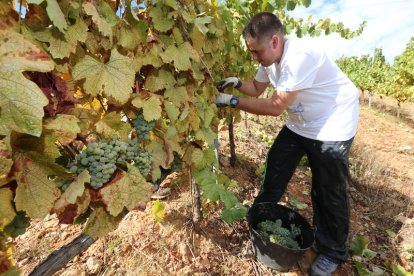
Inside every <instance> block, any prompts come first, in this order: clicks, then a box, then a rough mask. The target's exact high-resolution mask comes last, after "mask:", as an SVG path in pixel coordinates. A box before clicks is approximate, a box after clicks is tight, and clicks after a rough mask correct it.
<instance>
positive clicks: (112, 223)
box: [84, 207, 123, 240]
mask: <svg viewBox="0 0 414 276" xmlns="http://www.w3.org/2000/svg"><path fill="white" fill-rule="evenodd" d="M122 218H123V215H122V214H120V215H119V216H117V217H113V216H111V215H110V214H108V213H107V212H106V211H105V209H104V208H103V207H97V208H95V209H94V210H93V212H92V214H91V216H90V217H89V219H88V222H87V224H86V226H85V230H84V233H85V234H86V235H89V236H91V237H92V238H93V239H95V240H97V239H99V238H101V237H103V236H105V235H106V234H108V233H109V232H111V231H112V230H115V229H116V228H117V227H118V224H119V222H121V219H122Z"/></svg>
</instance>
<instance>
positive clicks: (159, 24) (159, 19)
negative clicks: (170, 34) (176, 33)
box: [149, 6, 174, 32]
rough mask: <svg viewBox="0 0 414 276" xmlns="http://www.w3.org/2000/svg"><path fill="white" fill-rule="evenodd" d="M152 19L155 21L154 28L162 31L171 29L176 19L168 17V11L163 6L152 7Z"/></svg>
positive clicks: (150, 14)
mask: <svg viewBox="0 0 414 276" xmlns="http://www.w3.org/2000/svg"><path fill="white" fill-rule="evenodd" d="M149 16H151V19H152V21H153V22H154V28H155V29H156V30H158V31H160V32H166V31H168V30H171V29H172V27H173V26H174V20H172V19H170V18H168V17H167V13H166V12H165V11H164V10H163V8H162V7H161V6H157V7H155V8H152V9H151V10H150V12H149Z"/></svg>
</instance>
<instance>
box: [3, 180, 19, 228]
mask: <svg viewBox="0 0 414 276" xmlns="http://www.w3.org/2000/svg"><path fill="white" fill-rule="evenodd" d="M12 201H13V193H12V191H11V190H10V189H8V188H3V189H0V229H2V228H4V226H6V225H7V224H9V223H10V222H11V221H12V220H13V218H14V216H15V215H16V212H15V211H14V208H13V205H12Z"/></svg>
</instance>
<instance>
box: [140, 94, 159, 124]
mask: <svg viewBox="0 0 414 276" xmlns="http://www.w3.org/2000/svg"><path fill="white" fill-rule="evenodd" d="M142 109H143V111H144V112H143V114H144V119H145V120H146V121H152V120H158V119H159V118H161V112H162V109H161V101H160V99H159V98H158V97H156V96H152V97H150V98H148V99H147V100H146V101H145V102H144V105H143V107H142Z"/></svg>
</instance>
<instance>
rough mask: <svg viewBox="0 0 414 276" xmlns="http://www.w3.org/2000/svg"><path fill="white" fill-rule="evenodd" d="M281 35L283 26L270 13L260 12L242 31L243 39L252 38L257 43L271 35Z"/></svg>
mask: <svg viewBox="0 0 414 276" xmlns="http://www.w3.org/2000/svg"><path fill="white" fill-rule="evenodd" d="M275 34H276V35H277V34H278V35H283V25H282V22H280V20H279V18H277V16H276V15H274V14H273V13H270V12H260V13H258V14H256V15H255V16H253V17H252V18H251V19H250V22H249V23H248V24H247V25H246V27H245V28H244V30H243V37H244V38H245V39H247V38H253V39H255V40H256V41H257V42H258V43H261V42H263V40H264V39H265V38H270V37H271V36H273V35H275Z"/></svg>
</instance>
